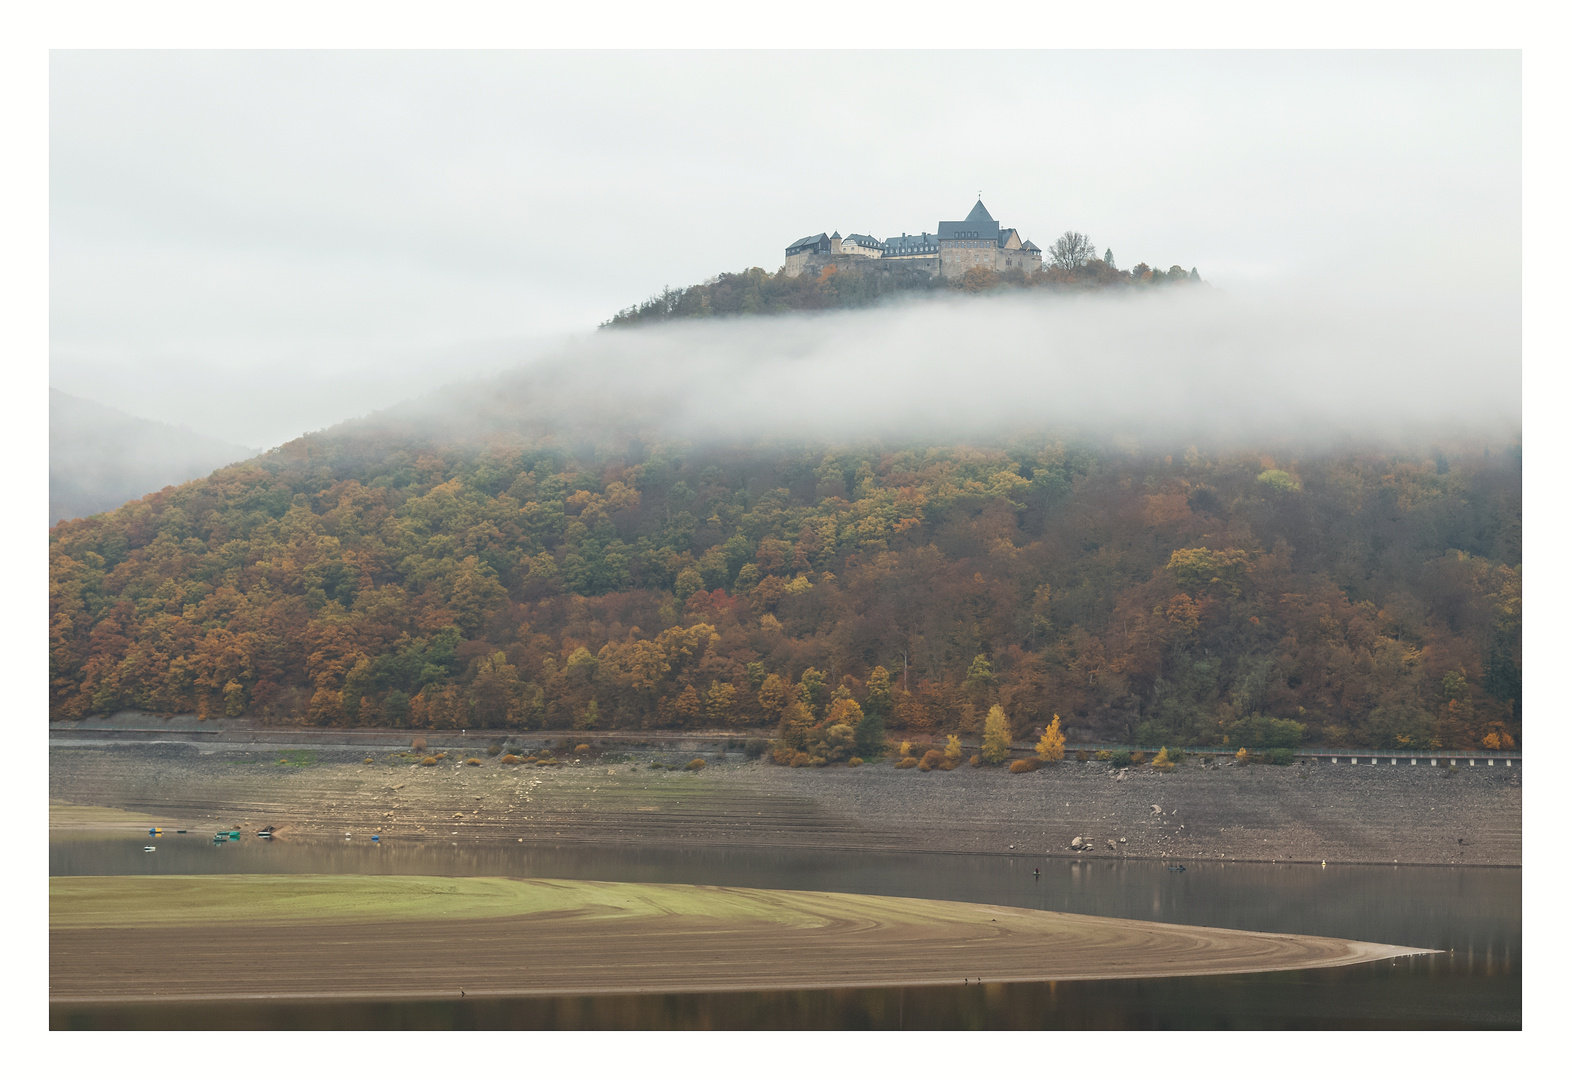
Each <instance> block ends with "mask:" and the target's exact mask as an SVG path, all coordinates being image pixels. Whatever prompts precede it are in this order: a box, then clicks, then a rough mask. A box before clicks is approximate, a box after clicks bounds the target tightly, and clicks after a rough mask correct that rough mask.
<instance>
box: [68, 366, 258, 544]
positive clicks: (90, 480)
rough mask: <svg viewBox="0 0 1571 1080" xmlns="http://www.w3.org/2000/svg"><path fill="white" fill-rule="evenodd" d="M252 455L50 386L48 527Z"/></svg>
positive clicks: (250, 450)
mask: <svg viewBox="0 0 1571 1080" xmlns="http://www.w3.org/2000/svg"><path fill="white" fill-rule="evenodd" d="M257 452H258V451H257V450H255V449H253V448H252V447H248V446H239V445H237V444H235V443H227V442H224V441H223V440H222V439H214V438H209V437H208V436H206V435H198V434H197V433H196V432H194V431H190V430H188V429H186V428H179V427H175V426H174V425H173V424H165V423H161V422H159V421H157V420H147V419H144V418H142V417H140V416H133V415H131V414H130V413H127V412H121V411H120V410H119V409H114V408H110V407H109V406H107V405H100V404H98V403H97V402H96V401H89V400H87V399H86V398H79V397H75V396H73V395H71V394H67V393H63V392H62V391H59V390H56V389H55V388H54V387H50V388H49V523H50V524H51V525H53V524H55V523H56V522H58V521H68V520H70V519H72V518H79V517H87V516H88V515H90V514H98V513H102V512H103V511H105V510H113V509H114V508H115V507H117V506H120V505H122V504H123V503H126V502H128V501H130V500H131V499H136V498H140V497H141V496H143V495H146V494H148V493H149V492H153V491H160V490H162V489H163V488H166V487H168V486H169V485H171V484H183V483H185V482H186V481H187V480H194V479H196V478H197V477H201V476H206V475H207V474H208V473H210V472H212V471H213V470H214V469H217V468H221V467H222V466H224V465H229V464H231V463H233V462H236V461H242V460H244V459H245V458H248V457H254V456H255V455H256V454H257Z"/></svg>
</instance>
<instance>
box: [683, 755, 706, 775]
mask: <svg viewBox="0 0 1571 1080" xmlns="http://www.w3.org/2000/svg"><path fill="white" fill-rule="evenodd" d="M708 764H709V762H707V761H705V760H704V759H703V758H701V757H695V758H694V759H693V760H692V761H689V762H688V763H687V768H688V771H689V772H697V771H698V770H699V769H702V768H703V767H704V766H705V765H708Z"/></svg>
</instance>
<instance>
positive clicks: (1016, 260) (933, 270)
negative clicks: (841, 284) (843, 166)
mask: <svg viewBox="0 0 1571 1080" xmlns="http://www.w3.org/2000/svg"><path fill="white" fill-rule="evenodd" d="M785 254H786V258H785V273H786V275H787V276H788V277H796V276H797V275H799V274H802V273H804V272H809V273H815V274H816V273H819V272H820V271H822V270H824V269H825V268H826V267H830V266H833V267H834V268H835V269H837V270H846V269H851V268H852V267H855V268H857V269H859V270H864V271H865V270H874V271H882V270H893V269H897V268H901V267H905V268H910V269H920V270H925V271H927V272H928V273H930V274H932V275H934V276H935V277H936V276H940V275H942V276H943V277H946V278H948V277H959V276H960V275H961V274H964V273H965V272H966V271H967V270H971V269H973V268H975V267H982V268H984V269H988V270H996V271H999V272H1003V271H1005V270H1014V269H1017V268H1018V269H1021V270H1024V271H1026V272H1027V273H1029V272H1031V271H1033V270H1040V269H1041V268H1042V249H1041V248H1039V247H1037V246H1036V245H1035V244H1033V243H1032V242H1031V241H1029V240H1022V239H1021V238H1020V232H1019V230H1018V229H1005V228H1003V227H1002V226H1000V225H999V224H998V219H997V218H995V217H993V215H992V214H990V213H988V211H987V207H985V206H983V205H982V200H981V199H977V201H976V205H975V206H973V207H972V208H971V212H970V213H969V214H967V215H966V216H965V220H964V221H940V222H939V223H938V231H937V232H931V233H929V232H924V233H915V234H913V233H901V234H900V235H899V236H891V237H890V238H889V239H887V240H878V239H876V238H874V237H871V236H867V235H865V234H863V233H852V234H851V235H850V236H844V237H842V236H841V235H840V233H839V231H838V230H837V231H836V232H835V233H834V235H832V236H825V235H824V234H823V233H819V234H818V235H817V236H804V237H802V239H800V240H798V241H797V242H796V243H794V244H792V245H791V246H790V247H788V248H786V253H785Z"/></svg>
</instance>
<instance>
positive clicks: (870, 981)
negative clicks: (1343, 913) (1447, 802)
mask: <svg viewBox="0 0 1571 1080" xmlns="http://www.w3.org/2000/svg"><path fill="white" fill-rule="evenodd" d="M1424 951H1426V950H1421V949H1412V948H1404V947H1399V946H1390V945H1379V944H1373V943H1369V942H1357V941H1345V940H1340V939H1335V938H1321V937H1309V936H1303V935H1293V934H1262V933H1250V932H1246V931H1240V930H1223V929H1214V928H1208V927H1196V926H1176V925H1171V924H1165V923H1150V922H1140V921H1134V920H1125V919H1106V918H1095V917H1091V916H1082V915H1066V914H1060V913H1056V912H1047V911H1032V910H1025V909H1020V908H1010V907H999V906H993V905H983V904H961V903H953V902H947V901H935V900H916V899H908V898H900V897H883V896H852V895H846V894H837V893H821V892H790V891H776V890H766V889H741V888H723V887H711V886H695V885H654V884H626V883H607V882H584V881H560V880H539V879H535V880H521V879H510V878H426V877H381V876H379V877H356V876H316V875H306V876H302V875H282V876H260V875H202V876H197V877H179V876H159V877H71V878H51V879H50V925H49V979H50V988H49V994H50V1000H51V1001H53V1002H85V1001H95V1000H96V1001H108V1000H118V1001H134V1000H160V1001H175V1000H203V999H218V998H252V997H280V998H285V997H287V998H312V997H362V998H364V997H372V998H375V997H393V998H398V997H409V998H431V997H441V996H444V995H452V996H454V997H457V996H460V995H463V996H469V995H555V994H575V993H638V992H655V991H661V992H684V991H726V990H788V989H811V988H823V987H859V986H917V985H948V984H954V985H959V984H962V983H965V982H976V981H978V980H980V981H981V982H983V983H984V984H985V983H989V982H1040V981H1047V980H1075V979H1113V978H1140V977H1150V976H1164V975H1213V974H1238V973H1247V972H1261V971H1276V970H1287V969H1303V968H1321V967H1336V966H1341V965H1346V964H1356V963H1362V962H1366V961H1371V960H1380V959H1385V958H1391V957H1396V956H1404V955H1411V954H1414V953H1418V952H1424Z"/></svg>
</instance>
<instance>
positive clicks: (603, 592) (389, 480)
mask: <svg viewBox="0 0 1571 1080" xmlns="http://www.w3.org/2000/svg"><path fill="white" fill-rule="evenodd" d="M1520 398H1521V372H1520V332H1519V329H1518V327H1517V325H1516V323H1515V322H1514V313H1513V312H1512V311H1511V310H1510V309H1509V308H1508V307H1502V308H1501V309H1499V310H1494V309H1491V308H1489V307H1488V306H1487V305H1483V306H1480V305H1473V306H1471V307H1460V306H1457V307H1451V308H1449V309H1447V310H1436V309H1434V308H1432V307H1425V306H1423V305H1412V306H1407V307H1404V306H1403V305H1402V304H1399V303H1386V304H1383V305H1376V304H1373V303H1371V304H1369V305H1367V306H1359V305H1353V304H1349V303H1347V302H1345V301H1342V302H1335V301H1331V300H1321V301H1317V300H1314V299H1306V298H1299V299H1297V300H1296V301H1294V302H1293V303H1291V304H1289V303H1285V302H1284V303H1272V302H1265V301H1258V300H1256V301H1249V302H1245V301H1240V300H1236V299H1234V298H1230V297H1228V296H1227V295H1226V294H1224V293H1220V292H1216V291H1199V290H1186V291H1185V292H1183V293H1182V294H1179V293H1176V292H1174V293H1171V294H1164V295H1160V296H1158V295H1143V296H1139V297H1114V298H1100V297H1098V298H1088V297H1048V298H1043V297H1039V296H1033V297H1029V298H1022V297H1019V296H1013V297H1012V296H994V297H986V298H965V299H959V300H947V299H946V300H936V301H928V302H924V303H920V304H911V305H897V306H893V307H877V308H872V309H867V310H861V311H854V312H837V313H831V314H822V315H815V316H779V317H773V318H768V319H756V318H735V319H707V320H688V321H685V322H683V323H682V324H680V325H677V324H665V325H662V326H659V327H655V328H640V329H636V330H630V331H625V332H624V331H618V332H615V333H610V332H607V333H600V334H595V335H592V336H589V337H585V338H581V339H577V340H575V341H573V342H571V343H570V344H568V345H566V346H564V347H563V348H562V349H561V350H559V351H558V352H556V353H554V354H549V355H547V356H546V357H544V358H543V359H541V360H538V361H536V362H533V363H530V364H528V365H526V366H523V367H521V368H519V369H517V370H515V371H513V372H510V373H508V374H506V375H503V376H498V377H495V378H491V379H486V380H481V381H476V382H469V383H462V384H456V385H453V386H450V387H448V388H446V389H444V390H443V391H440V392H438V393H434V394H431V395H427V396H426V397H424V398H421V399H418V400H416V401H411V402H408V403H406V404H404V405H401V406H399V407H397V408H394V409H391V410H386V411H384V412H381V413H377V414H374V415H372V416H370V417H368V418H366V419H363V420H358V421H354V422H350V423H345V424H341V425H339V426H337V427H335V428H332V429H329V430H328V431H325V432H320V433H317V434H314V435H311V436H308V437H304V438H301V439H297V440H295V441H293V442H291V443H288V444H286V445H284V446H282V447H279V448H278V449H276V450H274V451H272V452H270V453H268V454H265V455H262V456H261V457H259V458H256V459H253V460H251V461H247V462H243V463H241V464H237V465H233V466H230V467H228V468H225V469H222V470H220V471H219V472H218V473H216V474H214V475H213V476H212V477H209V478H206V479H202V480H197V481H194V482H192V483H188V484H186V485H184V486H182V487H180V488H178V489H175V490H173V491H170V492H163V493H158V494H154V495H150V496H148V497H146V498H143V499H141V500H138V501H136V502H133V503H131V504H129V505H127V506H125V507H123V508H121V509H120V510H117V511H115V512H114V513H111V514H107V515H104V516H102V517H99V518H95V519H91V520H87V521H76V522H69V523H65V524H62V525H60V526H58V527H56V528H55V529H54V530H52V531H51V574H52V591H51V598H52V599H51V618H52V638H51V658H52V674H51V715H52V716H53V717H55V718H56V719H70V718H77V717H81V716H85V715H88V714H90V713H105V712H111V711H114V710H116V709H123V708H141V709H147V710H150V711H154V712H161V713H172V712H196V713H198V714H199V715H202V716H209V717H215V716H220V715H229V716H239V715H255V716H261V717H266V718H269V719H272V720H276V721H284V722H302V723H307V724H314V725H355V724H374V725H382V726H401V727H411V728H422V729H424V728H431V729H443V728H449V727H451V728H458V727H467V728H476V727H478V728H486V727H496V728H503V727H508V728H536V729H539V728H549V729H554V730H560V729H574V730H580V731H594V730H602V729H609V728H618V729H628V728H632V729H637V728H648V727H662V728H708V729H748V730H756V731H758V732H759V733H761V734H764V735H767V736H772V737H774V738H775V739H776V740H777V746H778V747H779V748H781V749H782V750H788V751H790V753H789V754H787V755H786V756H787V758H788V759H791V760H795V759H796V758H798V757H800V758H801V759H802V760H805V761H807V762H809V763H821V762H831V761H835V760H843V759H844V758H845V757H846V756H848V755H849V754H852V753H862V754H868V753H878V752H881V751H882V740H883V739H884V738H885V737H886V735H888V736H891V737H902V738H911V739H915V740H918V741H921V740H932V739H936V738H940V737H941V736H943V735H946V734H950V733H969V732H974V731H977V730H979V726H980V724H981V721H982V717H983V716H985V715H986V714H987V712H988V711H989V709H991V708H992V706H993V705H995V704H996V705H999V706H1001V707H1002V708H1003V709H1004V711H1005V713H1006V715H1007V717H1008V719H1009V722H1010V724H1011V725H1012V728H1013V732H1014V734H1015V735H1016V736H1025V735H1026V734H1028V733H1030V732H1031V731H1033V730H1034V729H1036V728H1039V727H1043V726H1045V725H1047V724H1049V723H1051V721H1052V719H1053V718H1054V717H1055V716H1058V717H1060V718H1061V720H1062V722H1063V724H1064V725H1065V727H1066V729H1067V732H1068V734H1069V735H1070V737H1071V738H1072V739H1079V740H1104V741H1122V742H1131V743H1132V742H1139V743H1149V744H1153V745H1155V744H1168V745H1184V746H1198V745H1208V746H1209V745H1223V744H1226V745H1233V746H1248V745H1254V746H1263V745H1291V744H1298V743H1319V744H1324V745H1333V746H1379V747H1381V748H1393V749H1394V748H1398V747H1401V748H1413V749H1417V748H1420V747H1423V748H1428V747H1431V746H1442V745H1443V746H1447V747H1470V746H1501V745H1506V744H1509V743H1513V742H1516V741H1519V740H1520V739H1521V737H1522V717H1521V714H1520V697H1521V694H1520V685H1521V456H1520V408H1521V400H1520ZM902 733H903V734H902Z"/></svg>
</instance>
